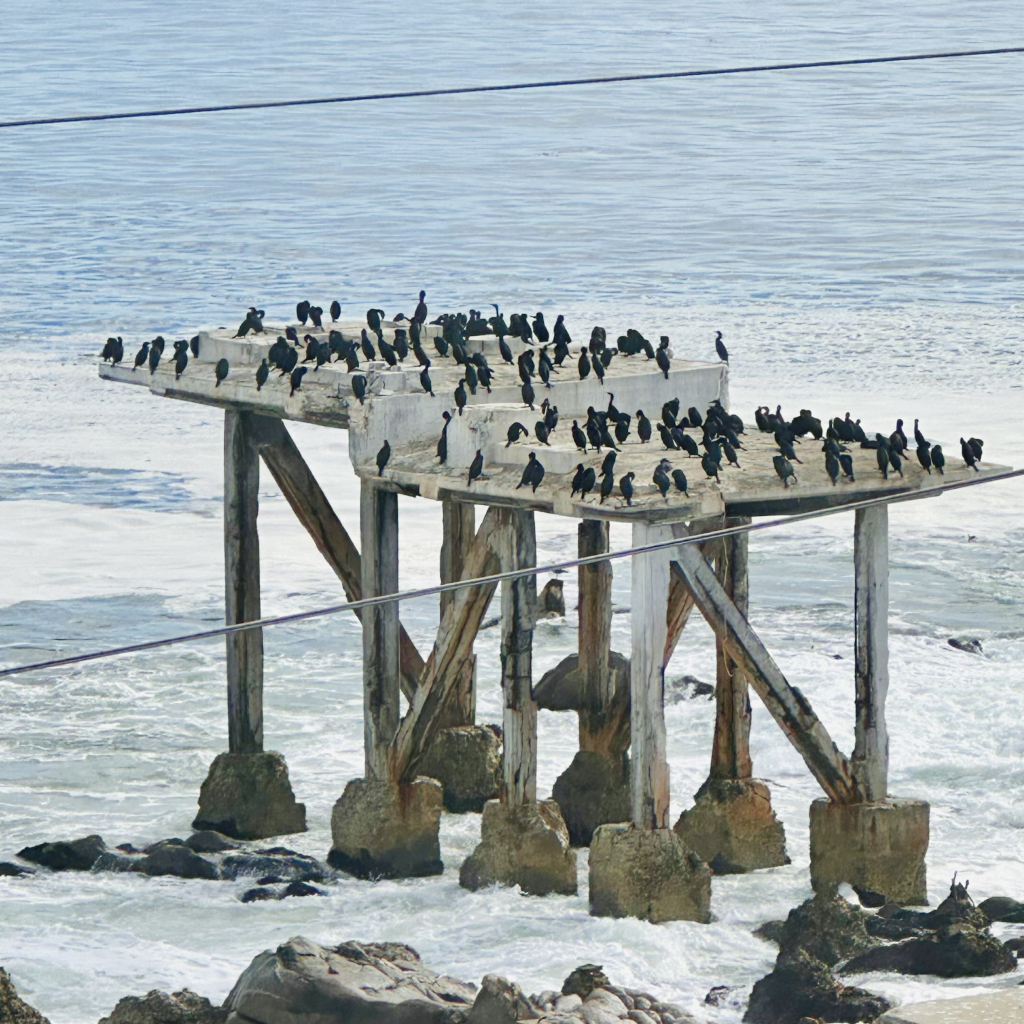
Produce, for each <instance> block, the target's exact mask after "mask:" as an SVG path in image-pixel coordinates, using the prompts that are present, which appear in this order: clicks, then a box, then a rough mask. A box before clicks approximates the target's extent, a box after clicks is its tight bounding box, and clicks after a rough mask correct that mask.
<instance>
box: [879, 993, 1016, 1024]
mask: <svg viewBox="0 0 1024 1024" xmlns="http://www.w3.org/2000/svg"><path fill="white" fill-rule="evenodd" d="M878 1024H1024V988H1021V987H1019V986H1018V987H1017V988H1014V989H1003V990H1002V991H1000V992H990V993H988V994H987V995H983V996H963V997H961V998H959V999H929V1000H928V1001H927V1002H924V1003H910V1004H908V1005H907V1006H900V1007H898V1008H897V1009H895V1010H890V1011H889V1012H888V1013H885V1014H882V1016H881V1017H879V1018H878Z"/></svg>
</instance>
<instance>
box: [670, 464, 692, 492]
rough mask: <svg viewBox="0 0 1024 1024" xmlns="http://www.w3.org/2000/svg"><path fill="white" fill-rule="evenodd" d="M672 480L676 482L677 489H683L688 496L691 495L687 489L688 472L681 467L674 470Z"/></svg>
mask: <svg viewBox="0 0 1024 1024" xmlns="http://www.w3.org/2000/svg"><path fill="white" fill-rule="evenodd" d="M672 480H673V481H674V482H675V485H676V488H677V490H680V491H682V492H683V494H685V495H686V496H687V497H689V496H690V493H689V491H687V489H686V486H687V485H686V474H685V473H684V472H683V471H682V470H681V469H673V470H672Z"/></svg>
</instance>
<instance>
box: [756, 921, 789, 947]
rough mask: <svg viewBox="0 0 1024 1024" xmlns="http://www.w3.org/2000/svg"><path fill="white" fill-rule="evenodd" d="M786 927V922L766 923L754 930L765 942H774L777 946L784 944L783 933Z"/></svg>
mask: <svg viewBox="0 0 1024 1024" xmlns="http://www.w3.org/2000/svg"><path fill="white" fill-rule="evenodd" d="M785 927H786V922H785V921H765V922H764V924H761V925H758V926H757V927H756V928H755V929H754V935H756V936H757V937H758V938H759V939H764V941H765V942H773V943H774V944H775V945H776V946H779V945H781V944H782V933H783V930H784V929H785Z"/></svg>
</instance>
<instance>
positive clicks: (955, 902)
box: [928, 878, 989, 928]
mask: <svg viewBox="0 0 1024 1024" xmlns="http://www.w3.org/2000/svg"><path fill="white" fill-rule="evenodd" d="M968 884H970V883H968ZM928 919H929V922H930V923H929V925H928V927H931V928H945V927H947V926H948V925H952V924H967V925H970V926H971V927H972V928H987V927H988V924H989V921H988V917H987V916H986V915H985V914H984V913H983V912H982V911H980V910H979V909H978V908H977V907H976V906H975V905H974V900H972V899H971V897H970V895H969V894H968V892H967V886H965V885H960V884H959V883H958V882H957V880H956V879H955V878H954V879H953V882H952V884H951V885H950V887H949V895H948V896H947V897H946V898H945V899H944V900H943V901H942V902H941V903H940V904H939V905H938V906H937V907H936V908H935V909H934V910H933V911H932V912H931V913H930V914H929V915H928Z"/></svg>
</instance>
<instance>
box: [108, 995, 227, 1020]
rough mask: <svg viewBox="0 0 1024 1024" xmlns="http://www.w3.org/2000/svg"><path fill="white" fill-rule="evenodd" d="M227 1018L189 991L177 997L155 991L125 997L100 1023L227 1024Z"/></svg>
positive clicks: (220, 1009)
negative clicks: (225, 1023)
mask: <svg viewBox="0 0 1024 1024" xmlns="http://www.w3.org/2000/svg"><path fill="white" fill-rule="evenodd" d="M227 1015H228V1014H227V1010H224V1009H222V1008H221V1007H219V1006H214V1005H213V1004H212V1003H211V1002H210V1000H209V999H207V998H205V997H204V996H197V995H196V994H195V992H192V991H190V990H189V989H187V988H183V989H182V990H181V991H180V992H174V993H173V994H172V993H167V992H161V991H159V989H153V990H152V991H151V992H148V993H147V994H146V995H144V996H125V997H124V999H121V1000H120V1001H119V1002H118V1004H117V1006H115V1007H114V1010H113V1012H112V1013H111V1014H110V1016H109V1017H104V1018H102V1020H100V1022H99V1024H224V1021H225V1020H226V1019H227Z"/></svg>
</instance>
